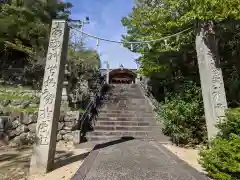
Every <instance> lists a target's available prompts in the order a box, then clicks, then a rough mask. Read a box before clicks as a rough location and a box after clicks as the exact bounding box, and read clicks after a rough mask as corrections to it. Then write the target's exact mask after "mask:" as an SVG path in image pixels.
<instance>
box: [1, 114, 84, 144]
mask: <svg viewBox="0 0 240 180" xmlns="http://www.w3.org/2000/svg"><path fill="white" fill-rule="evenodd" d="M37 118H38V116H37V113H22V112H21V113H11V115H10V116H2V117H1V118H0V137H2V138H3V137H5V139H8V140H9V142H10V145H12V146H17V145H25V144H33V143H34V142H35V138H36V135H35V132H36V123H37ZM79 118H80V113H79V112H78V111H69V112H67V113H66V114H65V115H63V114H62V115H61V116H60V119H59V122H58V134H57V141H65V142H69V141H73V135H72V134H73V133H72V128H73V127H74V125H75V124H76V122H77V121H78V120H79ZM6 137H7V138H6Z"/></svg>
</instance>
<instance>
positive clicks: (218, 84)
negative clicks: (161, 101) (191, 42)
mask: <svg viewBox="0 0 240 180" xmlns="http://www.w3.org/2000/svg"><path fill="white" fill-rule="evenodd" d="M196 51H197V58H198V66H199V72H200V80H201V87H202V96H203V103H204V111H205V119H206V124H207V131H208V139H209V140H211V139H212V138H213V137H214V136H216V134H217V133H218V129H217V128H216V127H215V126H216V124H217V122H218V121H219V120H220V119H222V118H224V117H225V110H226V109H227V101H226V94H225V89H224V82H223V76H222V70H221V68H220V64H219V56H218V49H217V41H216V36H215V31H214V25H213V23H211V22H210V23H199V24H198V29H197V36H196Z"/></svg>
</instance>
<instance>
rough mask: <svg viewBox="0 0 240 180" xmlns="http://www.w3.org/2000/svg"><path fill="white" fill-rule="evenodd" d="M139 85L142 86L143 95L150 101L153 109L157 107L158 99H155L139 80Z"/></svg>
mask: <svg viewBox="0 0 240 180" xmlns="http://www.w3.org/2000/svg"><path fill="white" fill-rule="evenodd" d="M139 84H140V87H141V88H142V90H143V91H144V93H145V96H146V97H147V98H148V99H149V100H150V101H151V103H152V105H153V106H154V108H155V109H157V108H158V104H159V103H158V101H157V100H156V98H155V97H154V96H153V94H152V92H150V91H149V90H148V88H146V86H145V84H144V83H142V82H140V83H139Z"/></svg>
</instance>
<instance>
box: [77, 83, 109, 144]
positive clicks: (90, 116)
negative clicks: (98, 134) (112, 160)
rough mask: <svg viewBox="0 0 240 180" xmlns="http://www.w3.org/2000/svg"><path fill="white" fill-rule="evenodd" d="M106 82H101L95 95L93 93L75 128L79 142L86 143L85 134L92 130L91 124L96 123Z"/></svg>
mask: <svg viewBox="0 0 240 180" xmlns="http://www.w3.org/2000/svg"><path fill="white" fill-rule="evenodd" d="M106 87H108V86H107V84H106V81H105V80H103V82H102V83H101V85H100V87H99V88H98V90H97V93H95V95H94V97H93V98H92V100H91V101H90V102H89V104H88V106H87V108H86V110H85V111H84V113H83V114H82V116H81V118H80V121H79V123H78V126H77V131H80V132H79V133H80V134H78V135H79V136H80V142H79V143H81V142H85V141H86V133H87V132H88V131H91V130H93V124H94V123H95V121H96V117H97V115H98V108H99V106H100V105H101V100H102V99H103V96H104V95H105V93H106V91H107V89H106Z"/></svg>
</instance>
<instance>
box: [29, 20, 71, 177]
mask: <svg viewBox="0 0 240 180" xmlns="http://www.w3.org/2000/svg"><path fill="white" fill-rule="evenodd" d="M67 42H68V29H67V24H66V21H64V20H53V22H52V28H51V34H50V39H49V47H48V53H47V58H46V65H45V72H44V78H43V84H42V92H41V98H40V106H39V111H38V121H37V127H36V137H37V141H36V145H35V147H34V150H33V157H32V160H31V166H33V167H32V169H33V168H35V169H38V170H37V171H40V172H43V173H45V172H47V171H48V170H49V169H50V168H51V166H52V165H53V163H54V155H55V149H56V136H57V123H58V122H57V121H58V119H59V115H60V104H61V95H62V84H63V75H64V73H62V72H63V71H64V65H65V60H66V54H67V44H68V43H67Z"/></svg>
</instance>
